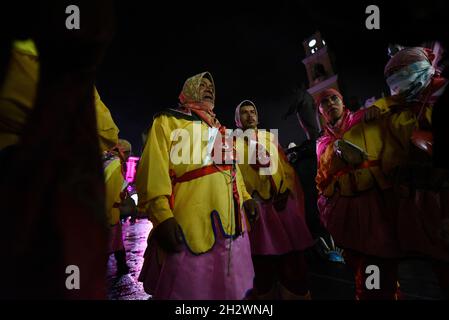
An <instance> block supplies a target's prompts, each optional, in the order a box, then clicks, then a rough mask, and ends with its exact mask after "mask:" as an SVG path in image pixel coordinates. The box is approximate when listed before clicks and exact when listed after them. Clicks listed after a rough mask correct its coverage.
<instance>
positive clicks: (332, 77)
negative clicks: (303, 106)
mask: <svg viewBox="0 0 449 320" xmlns="http://www.w3.org/2000/svg"><path fill="white" fill-rule="evenodd" d="M303 46H304V50H305V52H306V57H305V58H304V59H303V60H302V62H303V63H304V65H305V67H306V70H307V78H308V79H309V88H308V89H307V91H308V92H309V93H310V94H311V95H312V96H313V98H315V97H316V96H318V94H319V93H320V92H321V91H323V90H325V89H328V88H334V89H337V90H339V88H338V76H337V74H336V73H335V70H334V67H333V65H332V60H331V57H330V55H329V51H328V49H327V46H326V42H325V41H324V39H323V38H322V37H321V33H320V32H319V31H317V32H315V34H313V35H312V36H310V37H309V38H308V39H306V40H304V41H303ZM339 91H340V90H339Z"/></svg>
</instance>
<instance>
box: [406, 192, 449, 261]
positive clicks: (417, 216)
mask: <svg viewBox="0 0 449 320" xmlns="http://www.w3.org/2000/svg"><path fill="white" fill-rule="evenodd" d="M444 219H449V190H444V191H440V192H434V191H427V190H417V191H416V195H415V196H414V197H410V198H399V209H398V237H399V241H400V247H401V250H402V251H403V252H404V253H405V254H406V255H408V256H424V257H429V258H434V259H438V260H443V261H446V262H449V246H448V245H447V244H445V243H444V242H443V241H442V239H441V238H440V231H441V226H442V221H443V220H444Z"/></svg>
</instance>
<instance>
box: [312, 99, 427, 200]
mask: <svg viewBox="0 0 449 320" xmlns="http://www.w3.org/2000/svg"><path fill="white" fill-rule="evenodd" d="M398 105H401V102H400V101H399V100H398V99H397V98H395V97H386V98H382V99H379V100H378V101H376V102H375V103H374V106H376V107H378V108H380V110H381V114H382V116H381V118H380V119H378V120H376V121H372V122H368V123H366V122H364V121H363V120H362V121H360V123H358V124H357V125H355V126H353V127H352V128H351V129H350V130H348V131H347V132H346V133H345V134H344V135H343V139H345V140H347V141H349V142H352V143H353V144H355V145H357V146H358V147H360V148H361V149H363V150H365V151H366V153H367V154H368V160H377V161H379V165H378V166H377V165H376V166H371V167H369V168H363V169H353V170H351V171H350V172H348V173H346V174H343V175H341V176H339V177H336V176H335V174H336V173H337V172H340V171H341V170H342V169H343V168H347V167H348V166H347V164H345V163H344V162H343V160H341V159H339V158H338V157H337V156H335V153H334V150H333V145H332V144H331V145H329V146H327V148H326V150H325V151H324V152H323V154H322V155H321V157H320V159H319V169H318V174H317V186H318V189H319V191H320V192H321V193H322V194H323V195H325V196H327V197H330V196H332V195H333V194H334V192H335V188H336V186H337V185H338V187H339V190H340V194H341V195H344V196H353V195H355V194H356V193H357V192H360V191H365V190H368V189H370V188H372V187H374V186H375V185H377V186H378V187H380V188H381V189H387V188H389V187H391V186H392V183H393V179H394V169H395V168H397V167H398V166H400V165H401V164H403V163H404V162H405V161H406V159H407V157H408V154H409V147H410V137H411V135H412V132H413V130H414V129H415V128H417V127H418V120H417V117H416V115H415V113H414V112H413V111H412V110H411V109H407V108H402V109H400V110H396V111H393V109H392V107H393V106H398ZM424 115H425V118H426V120H427V121H428V122H429V123H431V120H430V119H431V116H432V108H431V106H425V108H424ZM329 181H331V182H330V183H328V182H329Z"/></svg>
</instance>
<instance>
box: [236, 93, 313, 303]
mask: <svg viewBox="0 0 449 320" xmlns="http://www.w3.org/2000/svg"><path fill="white" fill-rule="evenodd" d="M235 123H236V126H237V127H238V128H239V129H242V130H244V131H243V132H242V133H241V134H240V135H238V137H237V154H238V160H239V167H240V170H241V171H242V176H243V178H244V181H245V185H246V189H247V191H248V192H249V193H250V194H251V196H252V197H253V199H255V200H256V201H257V203H258V205H259V218H258V219H257V221H255V223H254V226H253V228H252V230H251V232H250V240H251V253H252V259H253V264H254V271H255V277H254V284H253V293H252V297H253V298H254V299H282V300H300V299H310V293H309V285H308V279H307V264H306V261H305V257H304V250H305V249H307V248H308V247H311V246H312V245H313V239H312V236H311V235H310V232H309V229H308V228H307V225H306V223H305V214H304V196H303V193H302V190H301V188H300V185H299V181H298V178H297V176H296V174H295V170H294V169H293V168H292V167H291V166H290V164H289V163H288V160H287V158H286V156H285V154H284V153H283V150H282V149H281V148H280V147H279V146H278V143H277V137H275V136H274V134H273V133H272V132H269V131H265V130H258V127H257V125H258V123H259V117H258V112H257V109H256V105H255V104H254V103H253V102H251V101H249V100H244V101H242V102H241V103H240V104H239V105H238V106H237V108H236V110H235ZM246 138H247V139H246ZM264 170H266V172H263V171H264Z"/></svg>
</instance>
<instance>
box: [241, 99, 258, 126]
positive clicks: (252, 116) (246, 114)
mask: <svg viewBox="0 0 449 320" xmlns="http://www.w3.org/2000/svg"><path fill="white" fill-rule="evenodd" d="M240 122H241V123H242V126H243V129H244V130H246V129H256V128H257V123H258V117H257V112H256V109H255V108H254V106H252V105H244V106H241V107H240Z"/></svg>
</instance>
